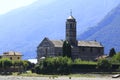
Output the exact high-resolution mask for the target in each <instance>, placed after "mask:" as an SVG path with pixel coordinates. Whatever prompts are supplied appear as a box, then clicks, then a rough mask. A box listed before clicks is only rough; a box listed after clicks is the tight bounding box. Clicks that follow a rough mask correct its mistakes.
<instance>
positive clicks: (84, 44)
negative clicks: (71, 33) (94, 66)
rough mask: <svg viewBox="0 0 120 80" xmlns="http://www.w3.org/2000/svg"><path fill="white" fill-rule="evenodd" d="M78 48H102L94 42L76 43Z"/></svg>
mask: <svg viewBox="0 0 120 80" xmlns="http://www.w3.org/2000/svg"><path fill="white" fill-rule="evenodd" d="M78 46H86V47H103V46H102V45H101V44H100V43H99V42H96V41H78Z"/></svg>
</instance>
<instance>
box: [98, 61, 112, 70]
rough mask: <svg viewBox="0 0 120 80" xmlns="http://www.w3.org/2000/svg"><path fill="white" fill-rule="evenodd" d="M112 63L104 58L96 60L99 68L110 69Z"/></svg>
mask: <svg viewBox="0 0 120 80" xmlns="http://www.w3.org/2000/svg"><path fill="white" fill-rule="evenodd" d="M111 67H112V64H111V62H110V61H108V60H106V59H100V60H98V63H97V68H98V69H100V70H109V69H111Z"/></svg>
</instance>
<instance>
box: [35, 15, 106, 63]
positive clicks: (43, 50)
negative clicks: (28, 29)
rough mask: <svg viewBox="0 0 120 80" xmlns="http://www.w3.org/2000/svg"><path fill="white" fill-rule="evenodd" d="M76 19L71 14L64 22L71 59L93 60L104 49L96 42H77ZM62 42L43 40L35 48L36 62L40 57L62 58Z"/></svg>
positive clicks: (102, 52)
mask: <svg viewBox="0 0 120 80" xmlns="http://www.w3.org/2000/svg"><path fill="white" fill-rule="evenodd" d="M76 23H77V22H76V19H75V18H74V17H73V16H72V14H71V15H70V16H69V17H68V18H67V20H66V40H67V41H68V42H69V43H70V44H71V47H72V50H71V52H72V58H73V59H76V58H80V59H82V60H95V59H96V58H97V57H99V56H101V55H103V54H104V47H103V46H102V45H101V43H99V42H97V41H78V40H77V38H76V36H77V35H76V33H77V32H76ZM63 42H64V41H63V40H50V39H48V38H46V37H45V38H44V39H43V41H42V42H41V43H40V44H39V45H38V47H37V60H38V61H39V60H40V59H41V58H42V57H55V56H62V54H63V51H62V46H63Z"/></svg>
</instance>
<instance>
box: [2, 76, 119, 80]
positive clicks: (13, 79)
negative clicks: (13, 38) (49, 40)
mask: <svg viewBox="0 0 120 80" xmlns="http://www.w3.org/2000/svg"><path fill="white" fill-rule="evenodd" d="M0 80H120V78H116V79H115V78H112V77H93V78H87V77H72V78H71V79H70V78H69V77H64V76H62V77H57V78H56V77H55V78H53V77H23V76H0Z"/></svg>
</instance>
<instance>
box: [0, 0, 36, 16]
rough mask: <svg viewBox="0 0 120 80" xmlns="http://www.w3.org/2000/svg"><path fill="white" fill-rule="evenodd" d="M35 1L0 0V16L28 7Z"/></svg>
mask: <svg viewBox="0 0 120 80" xmlns="http://www.w3.org/2000/svg"><path fill="white" fill-rule="evenodd" d="M35 1H37V0H0V15H1V14H5V13H7V12H9V11H11V10H14V9H17V8H20V7H24V6H28V5H30V4H32V3H34V2H35Z"/></svg>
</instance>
